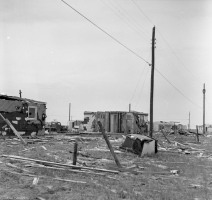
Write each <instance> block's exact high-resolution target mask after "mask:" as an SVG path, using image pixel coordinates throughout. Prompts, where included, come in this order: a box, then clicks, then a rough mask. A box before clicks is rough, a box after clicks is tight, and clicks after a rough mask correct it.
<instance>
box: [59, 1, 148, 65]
mask: <svg viewBox="0 0 212 200" xmlns="http://www.w3.org/2000/svg"><path fill="white" fill-rule="evenodd" d="M61 1H62V2H63V3H64V4H66V5H67V6H68V7H69V8H71V9H72V10H74V11H75V12H76V13H78V14H79V15H80V16H81V17H83V18H84V19H86V20H87V21H88V22H90V23H91V24H92V25H93V26H95V27H96V28H98V29H99V30H100V31H102V32H103V33H105V34H106V35H107V36H109V37H110V38H111V39H112V40H114V41H115V42H117V43H118V44H120V45H121V46H123V47H124V48H125V49H127V50H128V51H130V52H131V53H133V54H134V55H135V56H137V57H138V58H140V59H141V60H143V61H144V62H145V63H147V64H148V65H149V66H150V65H151V64H150V63H149V62H148V61H147V60H145V59H144V58H143V57H141V56H140V55H139V54H137V53H136V52H135V51H133V50H132V49H130V48H129V47H127V46H126V45H124V44H123V43H121V42H120V41H119V40H118V39H116V38H115V37H113V36H112V35H111V34H109V33H108V32H106V31H105V30H104V29H102V28H101V27H100V26H98V25H97V24H95V23H94V22H92V21H91V20H90V19H88V18H87V17H86V16H85V15H83V14H82V13H81V12H79V11H78V10H76V9H75V8H74V7H72V6H71V5H70V4H68V3H67V2H65V1H64V0H61Z"/></svg>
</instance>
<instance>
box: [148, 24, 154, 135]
mask: <svg viewBox="0 0 212 200" xmlns="http://www.w3.org/2000/svg"><path fill="white" fill-rule="evenodd" d="M151 67H152V69H151V89H150V90H151V91H150V130H149V136H150V137H152V135H153V94H154V71H155V26H154V27H153V29H152V64H151Z"/></svg>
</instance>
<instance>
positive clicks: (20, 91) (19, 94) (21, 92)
mask: <svg viewBox="0 0 212 200" xmlns="http://www.w3.org/2000/svg"><path fill="white" fill-rule="evenodd" d="M21 94H22V92H21V90H19V95H20V98H21Z"/></svg>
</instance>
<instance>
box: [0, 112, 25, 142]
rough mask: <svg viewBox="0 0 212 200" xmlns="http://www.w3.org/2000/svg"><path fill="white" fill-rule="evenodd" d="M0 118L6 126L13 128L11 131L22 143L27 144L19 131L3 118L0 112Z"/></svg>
mask: <svg viewBox="0 0 212 200" xmlns="http://www.w3.org/2000/svg"><path fill="white" fill-rule="evenodd" d="M0 116H1V118H2V119H3V120H4V121H5V122H6V123H7V124H8V126H9V127H10V128H11V129H12V130H13V133H14V134H15V135H16V136H17V137H18V138H19V139H20V140H21V142H22V143H23V144H24V145H27V142H25V140H24V139H23V138H22V137H21V135H20V134H19V132H18V131H17V130H16V129H15V127H14V126H13V125H12V124H11V123H10V121H9V120H8V119H5V118H4V116H3V115H2V114H1V113H0Z"/></svg>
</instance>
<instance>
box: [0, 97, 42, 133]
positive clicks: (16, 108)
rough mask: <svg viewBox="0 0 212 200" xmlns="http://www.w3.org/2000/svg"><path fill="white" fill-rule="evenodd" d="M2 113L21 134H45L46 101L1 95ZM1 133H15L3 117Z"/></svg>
mask: <svg viewBox="0 0 212 200" xmlns="http://www.w3.org/2000/svg"><path fill="white" fill-rule="evenodd" d="M0 113H1V114H2V115H3V116H4V118H6V119H8V120H9V121H10V122H11V124H12V125H13V126H14V128H15V129H16V130H17V131H18V132H19V133H20V134H21V135H32V134H33V135H35V134H43V133H44V131H45V119H46V103H45V102H40V101H35V100H32V99H26V98H19V97H14V96H7V95H0ZM0 135H14V133H13V131H12V130H11V129H10V127H9V126H8V125H7V124H6V123H5V122H4V120H3V119H0Z"/></svg>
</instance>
